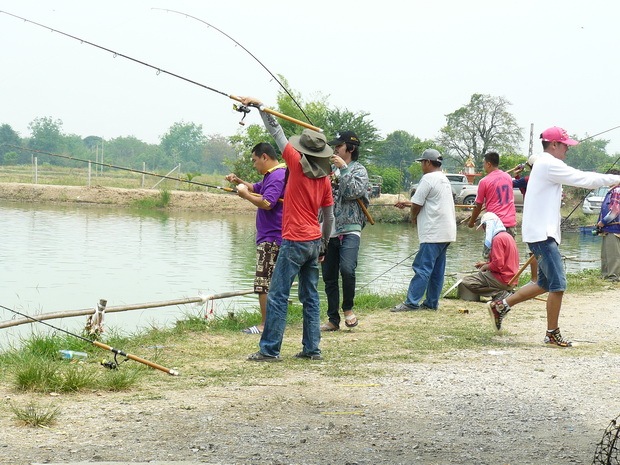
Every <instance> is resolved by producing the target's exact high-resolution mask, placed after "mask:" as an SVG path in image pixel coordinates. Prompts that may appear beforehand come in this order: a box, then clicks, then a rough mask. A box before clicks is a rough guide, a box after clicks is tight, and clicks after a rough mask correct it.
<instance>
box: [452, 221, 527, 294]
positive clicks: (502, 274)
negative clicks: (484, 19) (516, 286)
mask: <svg viewBox="0 0 620 465" xmlns="http://www.w3.org/2000/svg"><path fill="white" fill-rule="evenodd" d="M478 227H479V228H480V227H482V228H483V229H484V232H485V239H484V245H485V247H488V248H489V249H490V253H489V260H488V261H483V262H478V263H476V265H475V266H476V268H478V270H479V271H478V272H477V273H474V274H471V275H469V276H466V277H465V278H463V281H462V282H461V284H462V285H463V286H464V287H466V288H467V289H469V290H470V291H471V292H472V293H474V294H478V295H482V296H486V297H491V299H492V300H498V299H500V298H501V299H504V298H506V297H507V296H508V294H509V293H510V291H511V290H512V286H509V285H508V283H509V282H510V280H511V279H512V277H513V276H514V275H515V274H516V273H517V271H519V250H518V249H517V243H516V242H515V239H514V237H512V236H511V235H510V234H508V233H507V232H506V228H505V227H504V225H503V224H502V221H501V220H500V219H499V218H498V217H497V215H496V214H495V213H489V212H487V213H485V214H484V215H482V218H481V220H480V226H478Z"/></svg>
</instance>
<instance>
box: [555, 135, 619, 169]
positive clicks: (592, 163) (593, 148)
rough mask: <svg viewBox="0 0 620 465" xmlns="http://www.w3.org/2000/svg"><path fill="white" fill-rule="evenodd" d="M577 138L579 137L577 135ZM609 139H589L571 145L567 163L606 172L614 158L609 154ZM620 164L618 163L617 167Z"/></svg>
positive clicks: (580, 167) (579, 167)
mask: <svg viewBox="0 0 620 465" xmlns="http://www.w3.org/2000/svg"><path fill="white" fill-rule="evenodd" d="M575 139H577V138H576V137H575ZM608 143H609V141H608V140H603V139H598V140H596V139H589V140H584V141H583V142H581V143H579V144H577V145H575V146H574V147H571V148H570V150H569V151H568V152H567V153H566V164H567V165H570V166H572V167H573V168H577V169H580V170H584V171H600V172H603V173H604V172H605V171H607V170H608V169H609V168H610V167H611V164H612V163H613V162H614V160H612V159H611V157H610V156H609V155H608V154H607V144H608ZM618 167H619V166H618V165H616V168H618Z"/></svg>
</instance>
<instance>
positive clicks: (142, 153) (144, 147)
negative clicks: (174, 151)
mask: <svg viewBox="0 0 620 465" xmlns="http://www.w3.org/2000/svg"><path fill="white" fill-rule="evenodd" d="M92 150H93V151H97V152H98V153H99V155H101V153H102V152H103V157H104V162H106V163H110V164H114V165H118V166H123V167H126V168H133V169H142V168H143V163H145V162H146V168H147V171H148V170H157V169H169V168H170V167H169V166H167V165H166V166H162V161H163V159H164V157H163V156H162V153H161V150H160V148H159V146H158V145H155V144H147V143H146V142H143V141H141V140H140V139H137V138H136V137H134V136H125V137H116V138H114V139H111V140H109V141H101V143H99V144H98V145H97V146H95V147H93V149H92ZM93 153H94V152H93Z"/></svg>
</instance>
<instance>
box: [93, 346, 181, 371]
mask: <svg viewBox="0 0 620 465" xmlns="http://www.w3.org/2000/svg"><path fill="white" fill-rule="evenodd" d="M92 343H93V345H96V346H97V347H99V348H100V349H104V350H109V351H110V352H113V353H115V354H119V355H122V356H123V357H127V358H128V359H131V360H134V361H136V362H139V363H142V364H144V365H147V366H149V367H151V368H155V369H156V370H160V371H163V372H165V373H168V374H169V375H172V376H179V372H178V371H176V370H172V369H170V368H166V367H165V366H162V365H159V364H157V363H155V362H150V361H148V360H146V359H143V358H142V357H138V356H137V355H132V354H128V353H126V352H123V351H122V350H119V349H115V348H114V347H110V346H109V345H107V344H104V343H103V342H99V341H92Z"/></svg>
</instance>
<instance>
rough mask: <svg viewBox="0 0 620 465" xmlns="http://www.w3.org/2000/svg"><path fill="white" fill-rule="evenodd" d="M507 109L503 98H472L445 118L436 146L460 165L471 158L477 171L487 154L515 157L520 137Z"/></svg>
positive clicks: (488, 96)
mask: <svg viewBox="0 0 620 465" xmlns="http://www.w3.org/2000/svg"><path fill="white" fill-rule="evenodd" d="M510 105H511V103H510V102H509V101H508V100H506V99H505V98H503V97H493V96H491V95H484V94H473V95H472V96H471V99H470V101H469V103H468V104H467V105H465V106H463V107H461V108H459V109H458V110H456V111H454V112H453V113H450V114H448V115H446V125H445V126H444V127H443V128H441V130H440V134H439V137H438V138H437V142H438V143H439V144H440V145H442V146H443V147H445V148H446V149H447V150H448V151H449V154H450V155H451V156H453V157H454V158H456V159H457V160H458V161H459V162H460V163H461V164H463V165H464V164H465V161H466V160H467V158H468V157H469V156H470V155H471V156H472V157H473V158H474V162H475V164H476V167H477V168H478V169H481V168H482V158H483V156H484V154H485V153H487V152H488V151H491V150H492V151H496V152H499V153H500V155H501V154H503V153H517V152H518V146H519V143H520V142H521V141H522V140H523V134H522V129H521V128H520V127H519V125H518V124H517V121H516V119H515V117H514V116H513V115H512V114H511V113H510V112H509V111H508V106H510Z"/></svg>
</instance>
